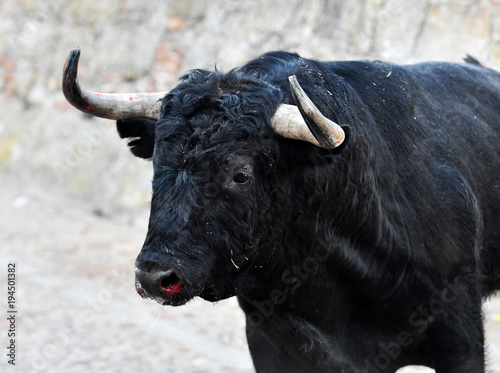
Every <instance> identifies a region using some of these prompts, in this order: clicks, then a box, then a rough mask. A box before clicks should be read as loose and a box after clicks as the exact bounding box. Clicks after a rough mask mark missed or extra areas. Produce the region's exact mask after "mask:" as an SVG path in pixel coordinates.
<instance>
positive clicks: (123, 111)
mask: <svg viewBox="0 0 500 373" xmlns="http://www.w3.org/2000/svg"><path fill="white" fill-rule="evenodd" d="M79 59H80V48H76V49H73V50H72V51H71V52H70V54H69V56H68V58H67V60H66V63H65V64H64V69H63V79H62V90H63V92H64V96H65V97H66V100H68V102H69V103H70V104H71V105H73V106H74V107H76V108H77V109H78V110H81V111H83V112H84V113H87V114H89V115H92V116H96V117H101V118H106V119H115V120H118V119H128V118H135V117H143V118H150V119H155V120H156V119H158V113H159V111H160V107H161V99H162V98H163V97H164V96H165V95H166V94H167V93H168V92H155V93H98V92H92V91H87V90H85V89H82V88H81V87H80V84H79V83H78V78H77V73H78V61H79Z"/></svg>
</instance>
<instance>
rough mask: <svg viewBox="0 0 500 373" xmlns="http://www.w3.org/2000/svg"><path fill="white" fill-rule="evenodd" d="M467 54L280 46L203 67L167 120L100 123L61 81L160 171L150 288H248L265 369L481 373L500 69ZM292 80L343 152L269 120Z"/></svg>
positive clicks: (154, 293) (499, 194)
mask: <svg viewBox="0 0 500 373" xmlns="http://www.w3.org/2000/svg"><path fill="white" fill-rule="evenodd" d="M73 62H74V61H71V60H70V61H69V65H67V69H66V70H71V69H75V70H76V66H74V65H76V63H75V64H73ZM76 62H77V61H76ZM468 62H469V63H464V64H449V63H422V64H416V65H409V66H400V65H395V64H389V63H382V62H366V61H358V62H354V61H351V62H318V61H314V60H307V59H303V58H300V57H299V56H297V55H294V54H288V53H283V52H276V53H269V54H266V55H264V56H262V57H260V58H258V59H256V60H254V61H251V62H249V63H248V64H246V65H245V66H243V67H241V68H239V69H235V70H232V71H230V72H228V73H221V72H217V71H204V70H195V71H192V72H191V73H189V74H188V75H186V76H184V77H183V78H182V79H181V80H182V81H181V83H180V84H179V85H178V86H177V87H176V88H175V89H173V90H172V91H170V92H168V93H165V94H162V95H161V97H163V96H165V97H164V98H163V99H162V101H161V108H160V109H159V114H158V117H157V120H155V119H147V118H131V117H132V116H139V117H140V116H142V115H133V114H129V115H128V116H127V115H122V114H116V113H114V114H113V115H109V116H108V115H107V114H106V115H103V114H102V113H101V112H100V111H99V110H101V109H102V108H99V110H97V109H95V108H94V107H91V106H92V105H93V103H90V104H89V102H90V101H91V99H90V98H88V97H90V96H91V95H89V96H88V97H87V98H85V99H78V98H77V99H75V98H74V97H72V95H73V94H72V93H68V92H69V90H68V87H69V86H70V85H71V84H72V83H71V82H70V83H68V82H65V83H63V84H66V87H65V91H68V92H66V96H67V97H68V99H70V101H71V100H72V103H73V104H74V105H75V106H77V107H79V109H81V110H84V111H86V112H90V113H91V114H93V111H95V113H94V114H95V115H98V116H105V117H108V118H114V119H123V118H125V119H123V120H119V121H118V122H117V126H118V131H119V134H120V136H121V137H122V138H131V141H130V142H129V146H130V147H131V150H132V152H133V153H134V154H135V155H136V156H139V157H142V158H151V159H152V161H153V167H154V179H153V197H152V203H151V217H150V222H149V230H148V234H147V237H146V241H145V243H144V246H143V248H142V250H141V252H140V254H139V256H138V257H137V261H136V266H137V269H136V287H137V291H138V293H139V294H140V295H141V296H143V297H147V298H152V299H155V300H156V301H158V302H160V303H161V304H164V305H182V304H184V303H186V302H187V301H189V300H190V299H192V298H193V297H195V296H200V297H202V298H204V299H206V300H209V301H216V300H219V299H223V298H227V297H230V296H233V295H237V297H238V300H239V303H240V305H241V308H242V309H243V311H244V312H245V314H246V318H247V338H248V343H249V346H250V351H251V354H252V358H253V361H254V364H255V367H256V369H257V371H258V372H311V371H315V372H346V373H347V372H367V373H368V372H371V373H374V372H394V371H395V370H397V369H398V368H399V367H402V366H405V365H410V364H418V365H426V366H429V367H433V368H435V369H436V371H437V372H438V373H443V372H453V373H457V372H464V373H470V372H483V371H484V369H485V363H484V333H483V322H482V311H481V302H482V300H483V299H484V298H485V297H487V296H489V295H491V294H492V293H493V292H494V291H495V290H496V289H498V287H499V278H500V271H499V269H498V268H499V260H500V172H499V170H498V166H499V165H500V75H499V74H498V73H496V72H495V71H492V70H490V69H487V68H484V67H482V66H480V65H479V64H478V63H476V62H475V61H474V60H472V59H469V60H468ZM66 70H65V71H66ZM291 75H295V76H296V77H297V80H298V81H299V82H300V83H301V85H302V87H303V88H304V90H305V92H306V93H307V95H308V96H309V97H310V98H311V99H312V101H313V102H314V104H315V105H316V106H317V108H318V109H319V110H320V111H321V112H322V113H323V114H324V116H325V117H327V118H329V119H331V120H332V121H335V122H337V123H340V124H341V125H342V130H343V133H345V136H346V138H345V140H344V141H343V142H342V144H341V145H340V146H337V145H338V144H336V145H335V147H334V148H331V149H328V148H326V147H322V146H317V144H316V145H314V144H312V143H310V142H311V141H309V142H306V141H301V140H296V139H290V138H287V136H282V135H280V134H278V133H277V131H276V130H275V129H274V127H272V126H271V123H272V122H273V120H274V118H275V116H276V115H275V112H277V110H278V107H279V106H280V105H281V104H288V105H293V104H294V102H295V101H294V99H296V97H293V96H292V93H291V91H290V89H291V88H290V87H289V86H288V80H287V78H288V77H289V76H291ZM75 77H76V72H75ZM68 79H69V78H68ZM75 81H76V80H75ZM77 93H80V92H77ZM98 95H101V94H98ZM101 96H102V95H101ZM92 97H93V96H92ZM130 100H132V97H131V98H130ZM87 104H88V107H84V106H85V105H87ZM106 105H108V106H113V107H114V105H112V104H109V102H108V103H107V104H106ZM106 105H104V106H106ZM299 106H300V105H299ZM120 110H121V109H120ZM134 113H136V112H134ZM301 114H302V115H303V116H304V121H307V120H308V117H307V113H304V110H302V108H301ZM146 116H147V115H144V117H146ZM149 117H150V118H151V117H152V118H155V117H156V114H155V115H153V116H149ZM309 119H310V118H309ZM309 124H310V123H308V125H309ZM310 132H312V133H313V135H314V137H316V138H318V141H319V137H318V136H317V135H316V133H314V130H313V128H312V127H310ZM337 142H338V143H340V142H341V140H339V141H337Z"/></svg>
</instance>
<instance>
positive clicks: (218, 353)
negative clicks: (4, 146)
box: [0, 175, 500, 373]
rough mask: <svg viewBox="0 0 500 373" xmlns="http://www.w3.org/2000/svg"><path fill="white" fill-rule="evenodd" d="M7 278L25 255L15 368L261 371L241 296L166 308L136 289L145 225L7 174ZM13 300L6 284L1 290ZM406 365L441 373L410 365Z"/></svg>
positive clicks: (74, 372) (494, 340)
mask: <svg viewBox="0 0 500 373" xmlns="http://www.w3.org/2000/svg"><path fill="white" fill-rule="evenodd" d="M0 180H1V193H0V206H2V210H1V212H0V264H1V267H0V276H2V277H3V278H2V280H1V281H0V283H2V284H4V283H5V282H4V278H6V277H7V276H6V274H7V269H6V268H7V264H6V263H7V262H8V261H11V260H14V261H16V263H17V304H16V305H17V308H18V314H17V317H18V319H17V325H16V327H17V330H16V332H17V336H16V337H17V339H16V366H15V367H12V366H10V365H9V364H7V362H6V361H7V358H6V354H5V347H4V345H5V346H7V335H6V334H7V333H6V330H7V326H8V324H7V320H6V316H5V315H6V311H7V305H6V301H2V302H0V303H1V304H2V305H3V306H2V309H1V311H2V318H1V319H0V330H1V333H2V334H1V338H0V340H1V341H2V344H1V345H2V351H3V352H2V354H1V355H2V357H1V359H0V371H2V372H50V373H58V372H70V373H79V372H85V373H88V372H138V373H140V372H147V373H156V372H164V373H178V372H179V373H195V372H196V373H204V372H210V373H211V372H223V373H224V372H226V373H230V372H231V373H246V372H253V368H252V363H251V360H250V357H249V353H248V349H247V347H246V341H245V334H244V321H243V315H242V312H241V311H240V310H239V308H238V306H237V304H236V301H235V299H229V300H226V301H222V302H219V303H217V304H215V305H212V304H211V303H208V302H204V301H202V300H195V301H193V302H190V303H189V304H188V305H186V306H183V307H179V308H172V307H169V308H161V307H160V306H159V305H157V304H153V303H150V302H147V301H144V300H142V299H141V298H140V297H139V296H137V295H136V294H135V291H134V287H133V268H134V259H135V256H136V255H137V253H138V250H139V248H140V247H141V245H142V241H143V239H144V235H145V228H144V227H138V226H131V225H130V224H126V223H125V222H123V221H115V220H110V219H105V218H102V217H99V216H96V214H93V213H92V212H91V211H89V210H88V208H86V206H85V204H83V203H82V202H81V201H75V200H71V199H68V198H67V197H63V196H62V195H57V194H56V192H54V191H52V190H47V189H45V190H44V189H43V188H37V187H35V186H34V185H29V184H23V183H21V184H20V183H19V181H17V180H15V179H14V178H13V176H9V175H0ZM0 295H1V297H2V298H1V299H3V300H6V297H7V295H6V289H5V286H3V285H2V289H0ZM485 309H486V314H485V318H486V321H487V337H488V342H489V355H490V368H491V371H492V372H495V373H498V372H500V323H497V322H495V315H497V314H500V300H499V299H497V298H495V299H493V300H492V301H490V302H489V303H488V304H487V305H486V308H485ZM400 372H405V373H412V372H415V373H417V372H420V373H423V372H432V370H429V369H426V368H417V367H411V368H410V367H408V368H405V369H403V370H401V371H400Z"/></svg>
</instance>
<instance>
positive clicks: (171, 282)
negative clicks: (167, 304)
mask: <svg viewBox="0 0 500 373" xmlns="http://www.w3.org/2000/svg"><path fill="white" fill-rule="evenodd" d="M160 287H161V288H162V289H163V290H165V292H167V293H168V294H171V295H175V294H177V293H178V292H179V291H180V289H181V281H180V279H179V277H177V275H176V274H175V273H170V274H169V275H168V276H165V277H164V278H163V279H162V280H161V282H160Z"/></svg>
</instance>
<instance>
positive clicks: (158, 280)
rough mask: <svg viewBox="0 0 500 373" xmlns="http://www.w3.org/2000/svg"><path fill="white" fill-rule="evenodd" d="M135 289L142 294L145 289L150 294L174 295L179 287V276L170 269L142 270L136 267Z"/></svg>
mask: <svg viewBox="0 0 500 373" xmlns="http://www.w3.org/2000/svg"><path fill="white" fill-rule="evenodd" d="M135 273H136V277H137V283H138V287H137V291H138V293H139V294H140V295H141V296H143V294H142V291H143V290H145V291H146V292H147V293H149V294H151V295H162V294H164V293H167V294H169V295H176V294H178V293H179V291H180V288H181V281H180V279H179V277H178V276H177V275H176V274H175V273H174V272H173V271H171V270H166V271H165V270H152V271H149V272H148V271H143V270H141V269H139V268H136V271H135Z"/></svg>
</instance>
